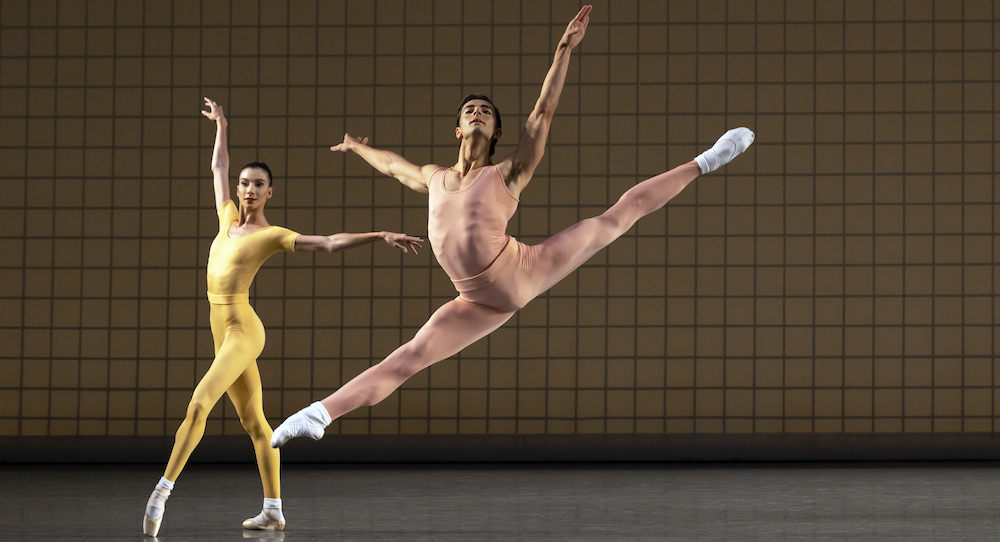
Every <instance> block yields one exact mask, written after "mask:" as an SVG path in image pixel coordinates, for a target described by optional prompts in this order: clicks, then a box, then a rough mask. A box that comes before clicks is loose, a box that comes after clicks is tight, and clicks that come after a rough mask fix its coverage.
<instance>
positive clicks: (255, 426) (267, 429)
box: [240, 415, 271, 442]
mask: <svg viewBox="0 0 1000 542" xmlns="http://www.w3.org/2000/svg"><path fill="white" fill-rule="evenodd" d="M240 423H241V424H242V425H243V429H244V430H246V432H247V434H248V435H250V439H251V440H253V441H254V442H256V441H258V440H267V441H270V440H271V426H270V425H268V423H267V421H265V420H261V419H260V418H258V417H257V416H253V415H250V416H246V417H243V418H240Z"/></svg>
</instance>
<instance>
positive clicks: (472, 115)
mask: <svg viewBox="0 0 1000 542" xmlns="http://www.w3.org/2000/svg"><path fill="white" fill-rule="evenodd" d="M500 126H501V122H500V111H499V110H497V108H496V106H495V105H493V102H491V101H490V99H489V98H488V97H486V96H484V95H482V94H469V95H468V96H466V97H465V99H464V100H462V104H461V105H459V106H458V116H457V118H456V119H455V138H456V139H460V140H462V146H463V147H466V146H472V147H473V148H476V147H480V146H481V147H483V148H484V149H485V145H486V143H487V142H489V145H490V153H489V155H490V156H493V153H494V152H496V146H497V140H498V139H500V134H501V133H502V131H501V130H500ZM474 154H478V153H474Z"/></svg>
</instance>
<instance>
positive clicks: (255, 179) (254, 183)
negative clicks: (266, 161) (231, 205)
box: [236, 167, 274, 209]
mask: <svg viewBox="0 0 1000 542" xmlns="http://www.w3.org/2000/svg"><path fill="white" fill-rule="evenodd" d="M273 193H274V188H273V187H272V186H271V181H269V180H268V178H267V172H266V171H264V170H263V169H260V168H255V167H248V168H246V169H244V170H243V171H241V172H240V181H239V184H238V185H237V186H236V195H237V197H239V198H240V205H243V206H244V207H246V208H247V209H256V208H259V207H263V206H264V202H266V201H267V200H268V199H270V198H271V194H273Z"/></svg>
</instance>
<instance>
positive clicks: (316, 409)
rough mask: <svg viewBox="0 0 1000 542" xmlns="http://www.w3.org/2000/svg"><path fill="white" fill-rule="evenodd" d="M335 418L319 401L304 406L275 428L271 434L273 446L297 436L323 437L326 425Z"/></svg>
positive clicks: (279, 445) (280, 444)
mask: <svg viewBox="0 0 1000 542" xmlns="http://www.w3.org/2000/svg"><path fill="white" fill-rule="evenodd" d="M332 422H333V420H331V419H330V413H329V412H327V411H326V407H324V406H323V405H322V404H321V403H320V402H319V401H317V402H315V403H313V404H311V405H309V406H307V407H306V408H303V409H302V410H300V411H298V412H296V413H295V414H292V415H291V416H289V417H288V418H287V419H286V420H285V421H283V422H281V425H279V426H278V427H276V428H275V429H274V434H273V435H271V447H272V448H279V447H281V446H283V445H284V444H285V443H286V442H288V441H289V440H291V439H293V438H297V437H309V438H311V439H313V440H319V439H321V438H323V434H324V433H325V432H326V426H328V425H330V423H332Z"/></svg>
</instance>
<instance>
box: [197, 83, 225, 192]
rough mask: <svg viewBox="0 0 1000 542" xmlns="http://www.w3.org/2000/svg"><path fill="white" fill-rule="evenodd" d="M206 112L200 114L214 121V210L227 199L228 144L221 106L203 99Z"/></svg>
mask: <svg viewBox="0 0 1000 542" xmlns="http://www.w3.org/2000/svg"><path fill="white" fill-rule="evenodd" d="M205 105H207V106H208V108H209V110H208V111H202V112H201V114H202V115H205V116H206V117H208V118H209V119H210V120H214V121H215V150H214V151H213V152H212V174H213V175H214V176H215V208H216V209H218V208H219V206H220V205H222V204H223V203H225V202H226V200H227V199H229V144H228V142H227V141H226V126H228V124H229V123H228V122H227V121H226V116H225V115H223V114H222V106H220V105H219V104H217V103H215V102H213V101H212V100H209V99H208V98H205Z"/></svg>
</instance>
